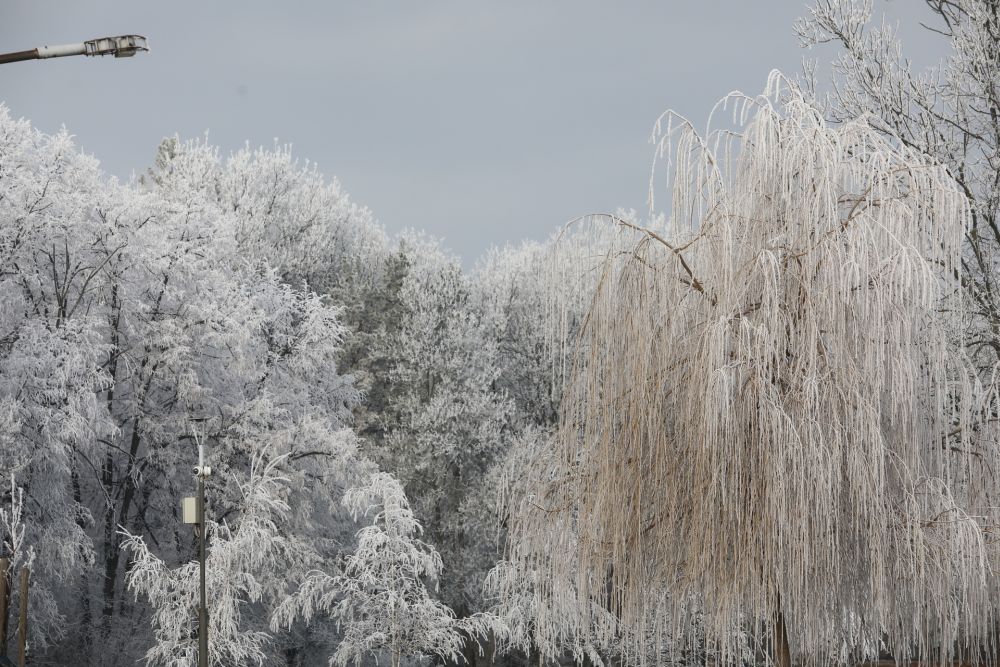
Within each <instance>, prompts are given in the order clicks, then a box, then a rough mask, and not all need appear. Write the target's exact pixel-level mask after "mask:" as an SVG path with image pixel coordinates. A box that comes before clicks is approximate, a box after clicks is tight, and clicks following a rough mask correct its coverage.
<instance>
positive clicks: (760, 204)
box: [493, 76, 1000, 664]
mask: <svg viewBox="0 0 1000 667" xmlns="http://www.w3.org/2000/svg"><path fill="white" fill-rule="evenodd" d="M728 103H729V104H735V108H736V119H737V121H738V128H737V129H738V132H736V133H732V132H731V131H729V130H728V129H727V130H724V131H720V132H718V133H715V134H713V135H711V136H709V137H707V138H701V137H699V136H698V135H697V134H696V133H695V132H694V131H693V128H692V127H691V125H690V124H689V123H687V122H685V121H683V120H682V119H678V118H677V117H675V116H671V115H668V116H667V117H666V118H665V119H664V124H663V125H661V126H660V127H661V128H662V129H663V132H662V134H661V135H660V136H661V143H660V148H661V150H662V152H663V153H664V154H668V155H670V157H671V159H672V160H673V169H672V172H671V174H672V201H671V215H670V216H669V220H668V222H667V225H666V229H667V231H666V232H664V233H659V232H657V231H654V230H650V229H642V228H639V227H637V225H635V224H634V223H632V222H631V221H628V220H622V219H615V220H613V221H612V222H613V223H614V224H616V225H617V226H618V227H619V229H620V230H621V232H622V236H621V240H620V243H619V245H618V247H617V248H613V249H612V250H611V251H610V252H609V253H607V254H606V255H605V256H604V258H603V261H599V262H597V263H596V268H597V271H598V273H599V276H600V279H599V281H598V283H597V286H596V288H595V290H594V292H593V293H592V295H591V299H592V300H591V305H590V307H589V309H588V312H587V315H586V319H585V322H584V323H583V325H582V326H581V329H580V332H579V335H578V336H577V338H576V352H575V355H574V359H573V363H572V365H571V369H570V372H569V373H568V376H567V382H566V385H565V389H564V394H563V400H562V412H561V421H560V425H559V429H558V430H557V432H556V440H555V444H554V446H553V447H551V448H549V449H548V451H546V449H545V448H542V450H541V456H536V457H535V462H534V464H533V465H534V466H535V467H536V468H539V470H537V472H536V475H535V477H536V480H535V481H534V482H533V483H531V484H530V485H529V486H528V487H527V488H525V487H524V486H523V485H522V486H521V487H520V490H519V492H517V493H516V495H514V496H513V497H512V498H511V499H510V501H511V502H510V510H509V512H508V514H507V521H508V530H509V536H510V537H509V541H508V555H509V557H510V565H507V566H504V568H503V569H501V570H500V571H498V573H497V575H496V578H495V581H494V582H493V584H494V586H495V588H496V590H499V591H501V592H506V595H507V599H506V600H503V601H502V602H505V603H506V604H508V607H509V608H510V609H520V610H527V612H525V614H526V615H525V616H524V618H526V619H527V620H526V621H525V622H524V623H523V624H522V632H525V633H534V634H536V635H537V636H540V637H542V638H543V639H545V640H546V641H540V642H536V643H537V644H538V645H539V646H541V647H542V648H543V650H544V647H546V646H554V647H560V646H566V645H570V646H580V647H583V650H589V648H588V647H590V646H595V647H596V649H597V651H596V652H595V653H596V655H592V657H601V655H604V656H605V657H607V656H608V654H607V653H604V654H602V653H601V651H602V650H615V651H619V655H623V656H624V657H625V658H626V659H638V660H643V659H646V660H661V659H669V660H699V661H701V660H705V659H713V660H718V661H732V660H752V659H754V658H755V656H767V655H771V656H773V659H774V660H776V661H777V662H779V663H781V664H788V662H789V661H795V662H800V661H801V662H817V663H830V662H832V663H837V664H849V663H854V662H859V661H864V660H868V659H873V658H877V657H878V656H879V654H880V653H881V652H889V653H890V654H891V655H892V656H893V657H895V658H896V659H897V660H907V659H916V660H950V659H970V660H981V659H983V658H984V656H985V654H986V652H987V651H989V650H990V649H991V648H992V641H993V639H992V637H991V632H992V623H993V620H994V619H995V618H997V614H998V612H1000V609H998V606H997V600H1000V595H998V592H1000V586H998V583H1000V582H998V580H997V578H996V575H995V572H996V568H997V566H998V558H1000V553H998V552H997V548H996V545H995V543H994V541H992V540H991V539H990V535H991V534H993V533H995V531H996V530H997V529H998V527H1000V514H998V512H997V507H998V506H1000V505H998V502H997V497H996V489H997V488H998V485H997V483H998V481H1000V480H998V479H997V478H996V472H995V471H996V470H998V469H1000V468H998V464H1000V448H998V447H997V444H996V443H997V438H996V431H995V428H994V425H993V422H994V421H995V414H996V409H997V405H996V401H997V392H996V387H994V386H993V385H992V384H989V385H984V384H982V383H981V381H980V379H979V377H980V376H979V375H978V373H977V372H976V368H975V367H974V364H973V363H972V362H971V360H970V359H969V358H968V357H967V356H966V355H965V352H964V350H965V349H966V348H965V346H964V345H963V344H962V343H963V342H965V341H964V340H963V329H962V312H961V311H962V308H963V303H964V302H963V298H962V290H961V281H960V278H959V272H960V267H961V262H962V258H963V254H962V247H963V245H962V235H963V232H964V230H965V228H966V225H967V224H968V223H969V220H970V209H969V204H968V199H967V197H966V196H965V193H964V192H963V191H962V189H961V187H960V186H959V185H957V184H956V183H955V181H954V180H953V179H952V178H951V176H950V174H949V173H948V171H947V168H946V166H944V165H941V164H938V163H936V162H935V161H934V160H933V159H931V158H929V157H928V156H926V155H924V154H922V153H920V152H919V151H917V150H914V149H913V148H911V147H909V146H907V145H906V144H905V142H903V141H901V140H899V139H898V138H894V137H892V136H891V135H889V134H888V133H887V131H886V130H885V128H880V127H873V126H872V124H871V123H870V122H869V120H868V119H867V118H859V119H856V120H853V121H849V122H845V123H843V124H839V125H833V124H828V123H827V122H826V121H824V119H823V117H822V114H821V112H820V111H818V110H817V109H816V108H814V107H813V106H812V105H811V104H809V103H808V102H807V101H806V98H805V97H804V96H803V95H801V94H800V92H799V91H798V90H797V89H796V88H795V87H794V86H790V85H785V84H783V79H782V78H781V77H780V76H775V77H773V79H772V82H771V86H770V87H769V94H768V95H766V96H763V97H760V98H754V99H747V98H741V97H737V98H730V99H729V100H728ZM515 488H518V487H515ZM505 578H507V580H505ZM518 582H519V584H518ZM528 590H530V591H531V592H530V593H529V594H528V595H529V597H530V599H527V600H521V601H520V602H518V601H517V600H516V599H513V596H515V595H523V594H524V591H528ZM609 617H610V618H609ZM615 639H617V640H620V644H619V646H617V647H616V646H614V645H613V642H611V641H610V640H615ZM602 644H603V645H602Z"/></svg>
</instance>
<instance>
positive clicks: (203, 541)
mask: <svg viewBox="0 0 1000 667" xmlns="http://www.w3.org/2000/svg"><path fill="white" fill-rule="evenodd" d="M196 472H197V475H198V501H197V502H198V578H199V580H200V588H201V591H200V595H201V598H200V601H199V603H198V667H208V596H207V593H206V590H205V549H206V548H207V545H208V531H207V530H206V526H205V478H206V477H208V476H209V475H211V474H212V468H211V467H210V466H207V465H205V446H204V445H202V444H201V443H198V468H197V471H196Z"/></svg>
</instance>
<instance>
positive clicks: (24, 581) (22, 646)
mask: <svg viewBox="0 0 1000 667" xmlns="http://www.w3.org/2000/svg"><path fill="white" fill-rule="evenodd" d="M28 576H29V573H28V566H27V565H25V566H24V567H22V568H21V616H20V617H19V618H18V622H17V644H18V650H17V667H24V665H25V663H26V662H27V659H28Z"/></svg>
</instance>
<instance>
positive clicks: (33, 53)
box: [0, 49, 38, 65]
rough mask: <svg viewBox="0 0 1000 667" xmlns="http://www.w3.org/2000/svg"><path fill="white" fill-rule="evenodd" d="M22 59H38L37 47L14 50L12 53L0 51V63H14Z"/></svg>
mask: <svg viewBox="0 0 1000 667" xmlns="http://www.w3.org/2000/svg"><path fill="white" fill-rule="evenodd" d="M22 60H38V49H30V50H28V51H15V52H14V53H0V65H3V64H4V63H16V62H20V61H22Z"/></svg>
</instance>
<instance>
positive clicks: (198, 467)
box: [192, 466, 201, 475]
mask: <svg viewBox="0 0 1000 667" xmlns="http://www.w3.org/2000/svg"><path fill="white" fill-rule="evenodd" d="M192 472H194V474H195V475H200V474H201V466H195V467H194V470H193V471H192Z"/></svg>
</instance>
